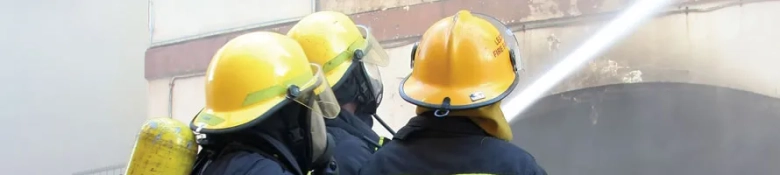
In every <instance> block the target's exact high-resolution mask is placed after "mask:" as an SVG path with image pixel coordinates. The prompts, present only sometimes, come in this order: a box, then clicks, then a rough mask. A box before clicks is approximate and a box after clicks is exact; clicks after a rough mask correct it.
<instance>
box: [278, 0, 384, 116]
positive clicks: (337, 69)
mask: <svg viewBox="0 0 780 175" xmlns="http://www.w3.org/2000/svg"><path fill="white" fill-rule="evenodd" d="M287 35H288V36H290V37H292V38H293V39H295V40H297V41H298V43H300V44H301V46H302V47H303V49H304V52H306V56H307V57H308V58H309V61H310V62H312V63H315V64H320V65H322V67H323V71H324V72H325V76H326V77H327V79H328V83H330V84H331V85H333V87H334V89H337V90H338V89H339V87H341V85H342V84H343V83H344V82H345V81H346V78H344V77H347V75H350V74H351V73H353V71H354V70H363V71H360V72H355V73H359V75H361V76H359V78H361V79H364V80H365V81H367V82H369V83H368V85H369V86H370V87H368V88H369V90H370V92H367V93H370V94H366V95H370V97H367V98H373V99H371V100H368V101H372V100H373V101H374V102H376V103H377V105H378V103H380V102H381V97H382V90H383V85H382V79H381V77H380V74H379V66H382V67H384V66H387V65H388V64H389V58H388V56H387V53H386V52H385V50H384V48H382V46H381V45H380V44H379V42H378V41H377V40H376V39H375V37H374V36H372V35H371V31H370V29H369V28H368V27H365V26H361V25H355V23H354V22H353V21H352V20H351V19H350V18H349V17H348V16H347V15H345V14H343V13H339V12H333V11H320V12H316V13H313V14H310V15H308V16H306V17H304V18H303V19H301V20H300V21H299V22H298V23H297V24H295V26H293V27H292V28H291V29H290V31H288V33H287ZM355 61H358V62H361V63H363V64H353V63H354V62H355ZM375 108H376V107H374V110H375Z"/></svg>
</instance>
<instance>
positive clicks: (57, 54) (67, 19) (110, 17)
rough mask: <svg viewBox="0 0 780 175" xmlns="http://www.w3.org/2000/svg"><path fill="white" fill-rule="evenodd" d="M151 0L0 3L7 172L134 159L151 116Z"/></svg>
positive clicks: (0, 108)
mask: <svg viewBox="0 0 780 175" xmlns="http://www.w3.org/2000/svg"><path fill="white" fill-rule="evenodd" d="M146 7H147V3H146V2H144V1H106V0H77V1H13V2H5V3H3V5H0V11H2V12H3V14H5V15H1V16H0V21H3V23H2V24H0V31H2V32H0V38H2V39H0V59H2V60H3V62H4V65H5V67H4V68H3V69H0V80H2V81H3V82H4V84H3V85H2V86H0V89H2V93H0V118H2V121H3V123H2V124H3V126H2V127H0V133H2V134H3V136H2V137H0V142H2V143H3V144H2V146H0V155H2V156H0V162H2V163H3V165H2V173H1V174H41V175H44V174H46V175H48V174H70V173H72V172H75V171H80V170H84V169H90V168H95V167H101V166H108V165H113V164H118V163H124V162H126V161H127V158H128V156H129V155H130V150H131V149H132V147H133V140H134V137H135V134H136V132H137V131H138V128H139V127H140V125H141V123H142V122H143V120H144V119H145V118H146V107H147V105H146V102H147V101H146V98H147V97H146V96H147V92H146V90H147V89H146V80H145V79H144V76H143V71H144V67H143V66H144V61H143V58H144V50H145V49H146V48H147V46H148V45H149V41H148V38H149V34H148V31H147V27H146V26H147V19H146Z"/></svg>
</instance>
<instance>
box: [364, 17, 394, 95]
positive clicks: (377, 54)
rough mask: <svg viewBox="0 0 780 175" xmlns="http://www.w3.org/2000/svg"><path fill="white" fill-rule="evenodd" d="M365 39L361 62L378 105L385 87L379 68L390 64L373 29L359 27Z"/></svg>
mask: <svg viewBox="0 0 780 175" xmlns="http://www.w3.org/2000/svg"><path fill="white" fill-rule="evenodd" d="M358 28H359V29H360V30H361V32H362V34H363V37H364V38H365V46H364V47H362V49H361V50H362V51H363V53H365V55H364V56H363V58H362V59H360V60H361V62H363V66H362V68H363V70H364V72H365V73H366V78H367V80H368V83H369V85H370V86H371V87H370V89H371V93H372V94H373V95H374V97H376V103H377V104H378V103H380V102H382V92H383V90H384V85H383V84H382V76H381V74H380V73H379V67H380V66H381V67H386V66H387V65H388V64H389V63H390V61H389V60H390V59H389V56H388V55H387V51H385V49H384V48H383V47H382V45H380V44H379V42H378V41H377V40H376V38H375V37H374V36H373V35H372V34H371V29H370V28H368V27H366V26H362V25H358Z"/></svg>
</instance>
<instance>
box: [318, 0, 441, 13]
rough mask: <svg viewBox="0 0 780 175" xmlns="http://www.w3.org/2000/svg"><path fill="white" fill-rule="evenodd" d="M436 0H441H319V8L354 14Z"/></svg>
mask: <svg viewBox="0 0 780 175" xmlns="http://www.w3.org/2000/svg"><path fill="white" fill-rule="evenodd" d="M434 1H440V0H394V1H387V0H318V3H317V5H318V6H317V8H318V9H319V10H330V11H339V12H343V13H346V14H353V13H360V12H365V11H373V10H385V9H388V8H393V7H401V6H409V5H415V4H420V3H427V2H434Z"/></svg>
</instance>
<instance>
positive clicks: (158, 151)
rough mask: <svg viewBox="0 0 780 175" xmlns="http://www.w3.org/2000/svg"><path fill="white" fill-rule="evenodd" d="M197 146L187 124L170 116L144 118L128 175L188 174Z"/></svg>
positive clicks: (128, 167) (131, 156) (193, 161)
mask: <svg viewBox="0 0 780 175" xmlns="http://www.w3.org/2000/svg"><path fill="white" fill-rule="evenodd" d="M197 151H198V145H197V144H196V143H195V135H194V134H193V133H192V130H190V128H189V126H187V125H186V124H184V123H182V122H180V121H177V120H175V119H172V118H164V117H163V118H154V119H150V120H148V121H146V123H144V125H143V127H142V128H141V132H140V133H138V136H137V137H136V141H135V146H134V147H133V153H132V154H131V155H130V162H128V164H127V171H126V172H125V174H127V175H158V174H159V175H187V174H190V172H191V171H192V166H193V165H194V163H195V157H196V156H197Z"/></svg>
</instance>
